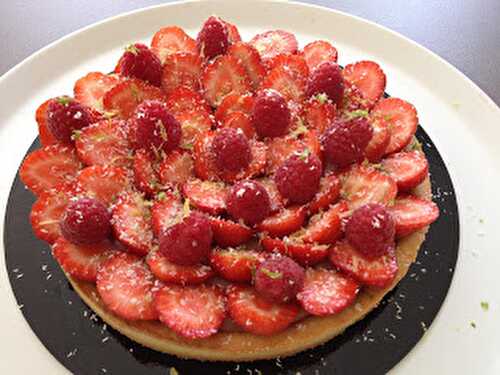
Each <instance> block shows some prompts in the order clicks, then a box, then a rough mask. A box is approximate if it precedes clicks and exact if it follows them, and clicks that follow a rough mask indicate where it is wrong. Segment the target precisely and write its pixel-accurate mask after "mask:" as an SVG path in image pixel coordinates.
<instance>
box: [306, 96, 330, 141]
mask: <svg viewBox="0 0 500 375" xmlns="http://www.w3.org/2000/svg"><path fill="white" fill-rule="evenodd" d="M335 116H336V109H335V105H334V104H333V103H332V102H331V101H329V100H328V98H326V97H323V96H322V95H320V96H318V95H317V96H313V97H312V98H311V99H309V100H308V101H307V102H306V106H305V109H304V120H305V122H306V124H307V127H308V128H309V129H314V130H315V131H317V132H318V133H319V134H322V133H323V132H324V131H325V130H326V129H327V128H328V127H329V126H330V125H331V124H332V122H333V120H334V119H335Z"/></svg>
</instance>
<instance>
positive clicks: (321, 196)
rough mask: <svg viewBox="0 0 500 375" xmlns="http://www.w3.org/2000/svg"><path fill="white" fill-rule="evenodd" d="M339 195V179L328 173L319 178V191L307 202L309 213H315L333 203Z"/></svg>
mask: <svg viewBox="0 0 500 375" xmlns="http://www.w3.org/2000/svg"><path fill="white" fill-rule="evenodd" d="M339 196H340V179H339V178H338V177H337V176H336V175H335V174H334V173H329V174H327V175H325V176H324V177H322V178H321V180H320V182H319V191H318V192H317V193H316V195H315V197H314V198H313V200H312V201H311V202H310V203H309V213H311V214H315V213H318V212H319V211H321V210H324V209H326V208H328V207H329V206H330V205H331V204H333V203H335V202H336V201H337V199H338V198H339Z"/></svg>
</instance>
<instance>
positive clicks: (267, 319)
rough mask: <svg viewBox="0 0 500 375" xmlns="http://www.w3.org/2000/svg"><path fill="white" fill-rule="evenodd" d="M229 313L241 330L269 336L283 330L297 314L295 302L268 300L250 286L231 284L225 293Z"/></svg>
mask: <svg viewBox="0 0 500 375" xmlns="http://www.w3.org/2000/svg"><path fill="white" fill-rule="evenodd" d="M227 303H228V308H229V314H230V315H231V318H232V319H233V320H234V322H235V323H236V324H237V325H238V326H240V327H241V328H242V329H243V330H245V331H247V332H251V333H254V334H257V335H266V336H270V335H273V334H275V333H278V332H281V331H284V330H285V329H286V328H287V327H288V326H290V325H291V324H292V323H293V322H294V321H295V318H296V317H297V315H298V314H299V311H300V309H299V307H298V306H297V305H296V304H295V303H283V304H277V303H273V302H269V301H268V300H266V299H265V298H264V297H262V296H260V295H259V294H258V293H257V292H256V291H255V289H253V288H251V287H244V286H239V285H238V286H237V285H232V286H231V287H230V288H229V290H228V294H227Z"/></svg>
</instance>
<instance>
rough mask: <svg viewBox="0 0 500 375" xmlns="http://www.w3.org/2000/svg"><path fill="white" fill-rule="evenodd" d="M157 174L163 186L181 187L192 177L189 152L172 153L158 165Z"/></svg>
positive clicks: (192, 168) (192, 170)
mask: <svg viewBox="0 0 500 375" xmlns="http://www.w3.org/2000/svg"><path fill="white" fill-rule="evenodd" d="M159 174H160V181H161V184H162V185H163V186H173V187H176V186H182V185H183V184H184V183H185V182H186V181H187V180H189V179H190V178H191V177H192V176H193V175H194V164H193V158H192V157H191V155H190V154H189V152H183V151H173V152H171V153H170V154H169V155H168V156H167V157H166V158H165V160H163V161H162V162H161V163H160V168H159Z"/></svg>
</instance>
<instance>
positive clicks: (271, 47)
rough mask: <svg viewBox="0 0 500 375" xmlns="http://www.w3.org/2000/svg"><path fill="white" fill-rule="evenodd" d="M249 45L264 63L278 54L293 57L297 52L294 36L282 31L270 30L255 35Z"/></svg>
mask: <svg viewBox="0 0 500 375" xmlns="http://www.w3.org/2000/svg"><path fill="white" fill-rule="evenodd" d="M250 44H251V45H252V46H254V47H255V49H256V50H257V52H259V55H260V57H261V59H262V60H263V61H264V62H267V61H269V60H270V59H272V58H273V57H276V56H277V55H280V54H290V55H293V54H294V53H296V52H297V50H298V42H297V39H296V38H295V35H293V34H292V33H289V32H288V31H284V30H271V31H266V32H264V33H261V34H257V35H255V36H254V37H253V38H252V40H251V41H250Z"/></svg>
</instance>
